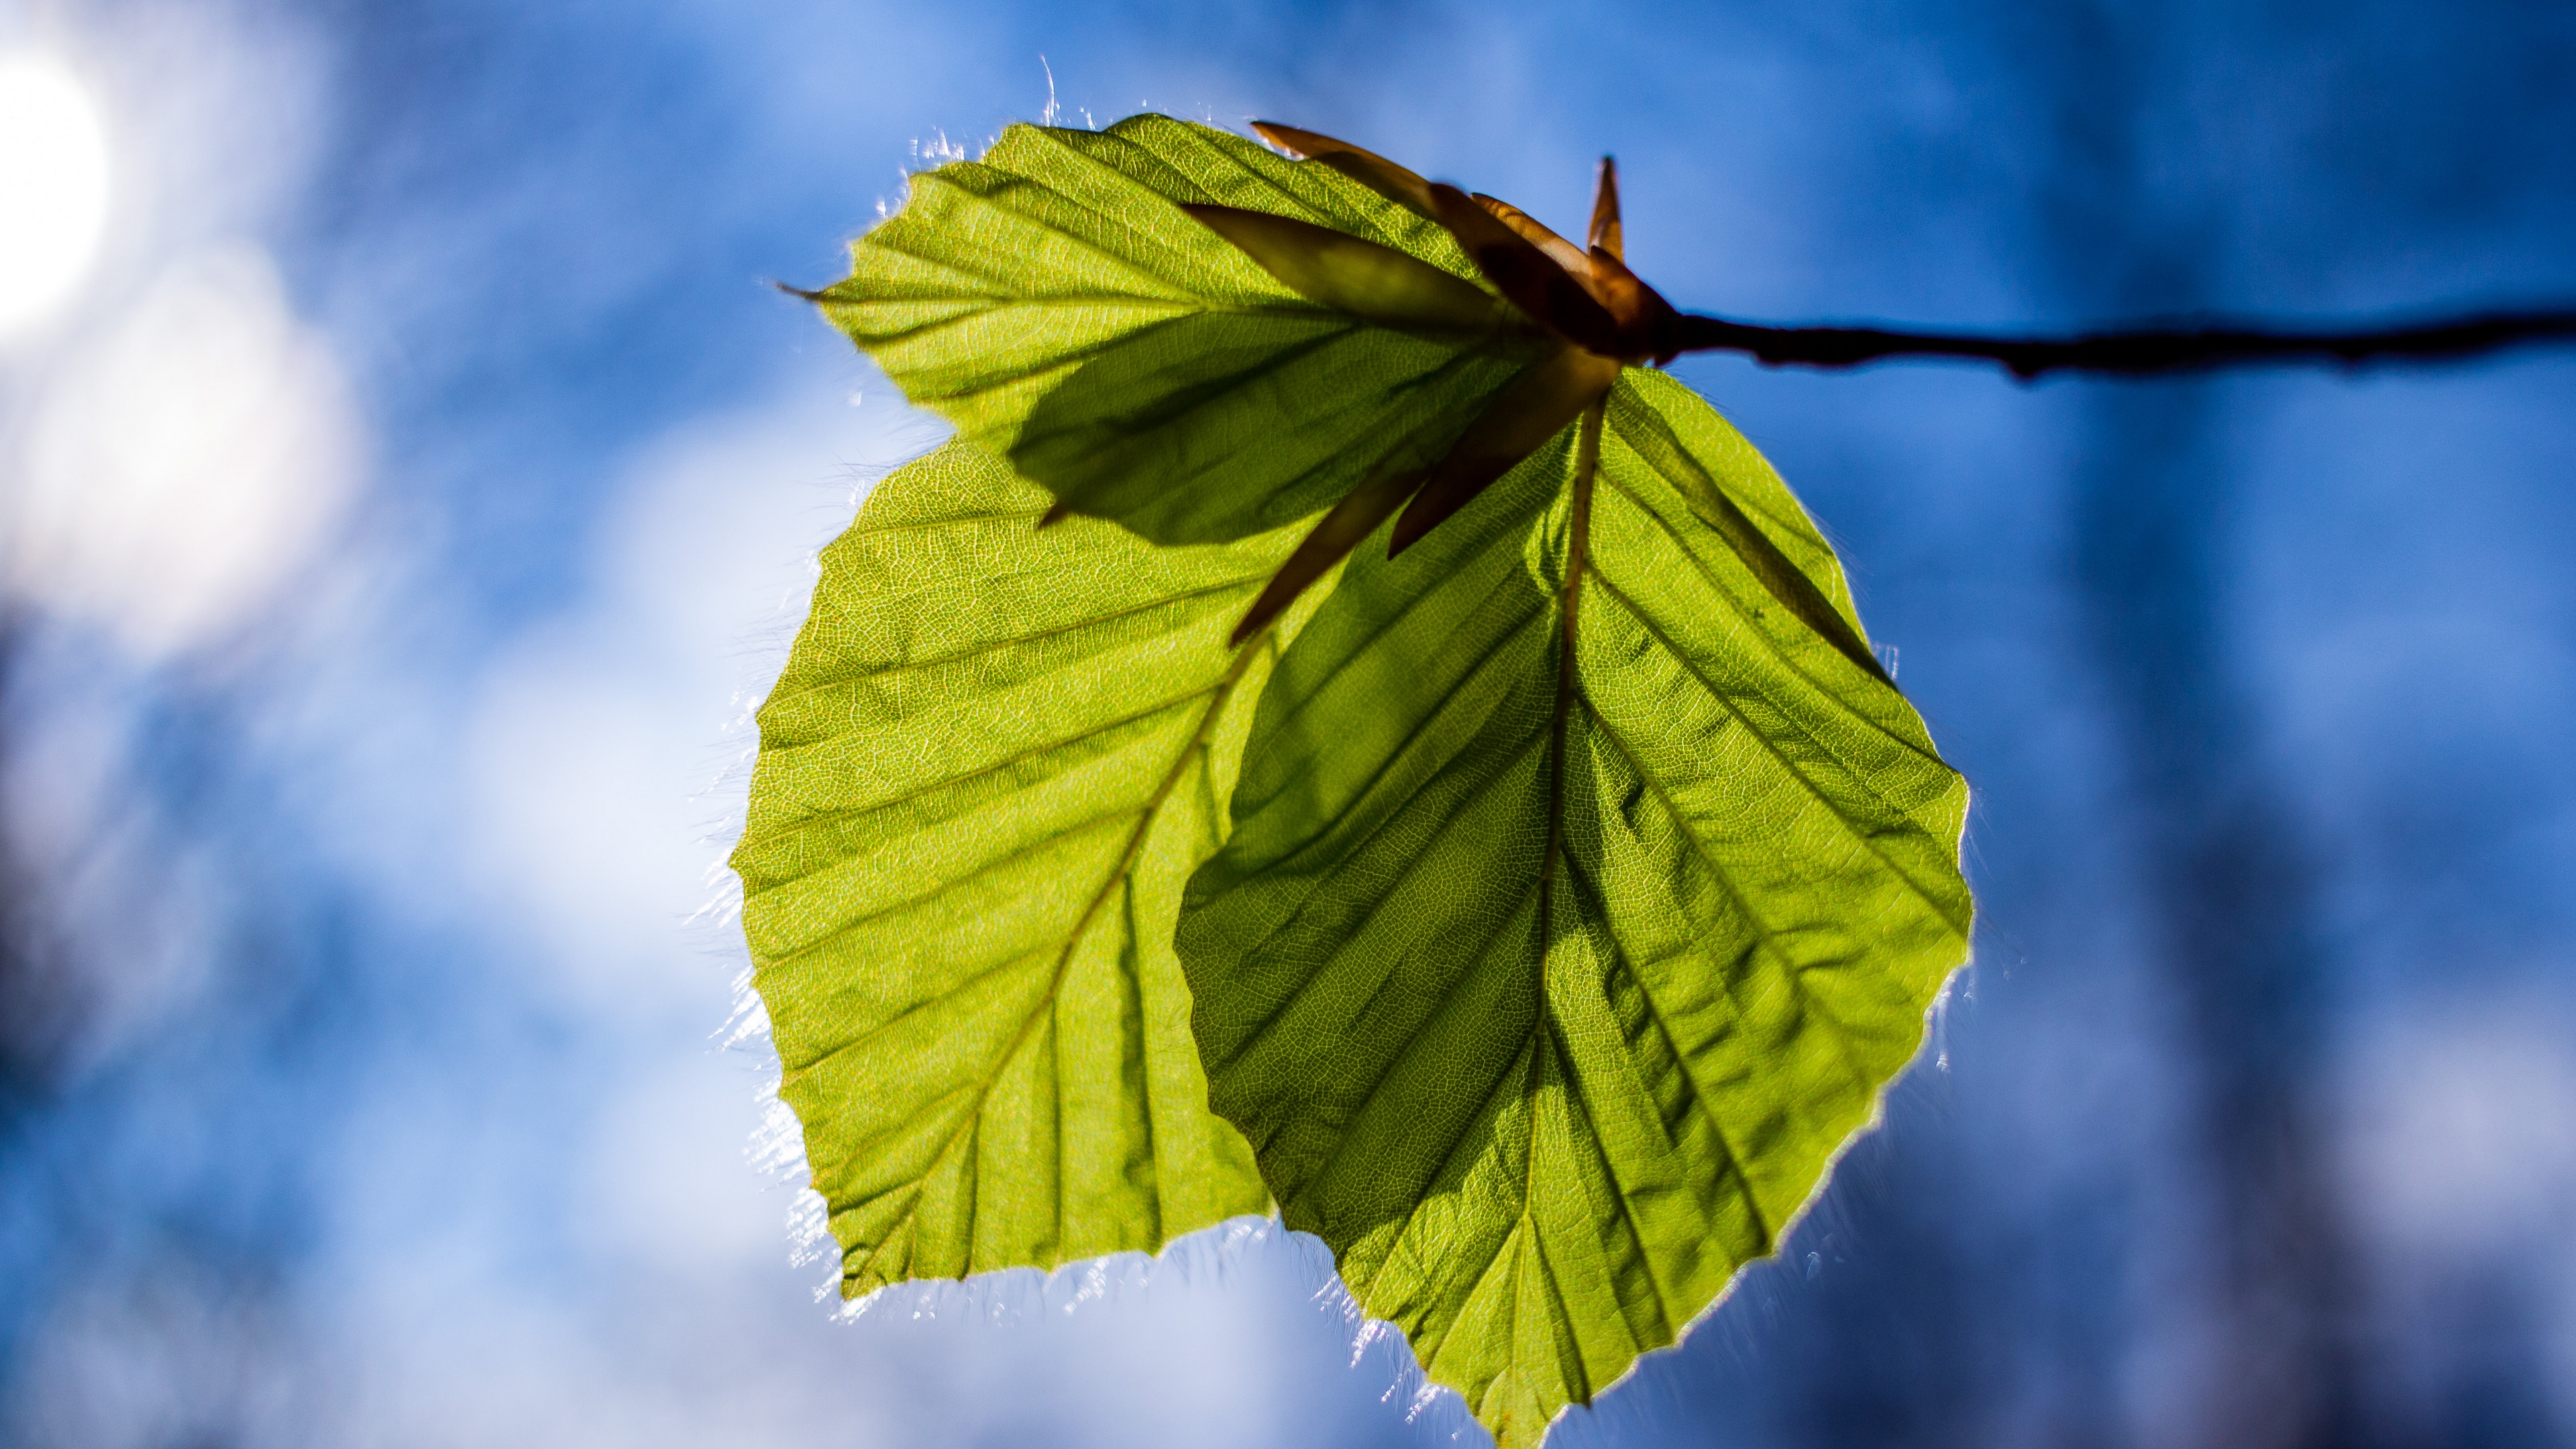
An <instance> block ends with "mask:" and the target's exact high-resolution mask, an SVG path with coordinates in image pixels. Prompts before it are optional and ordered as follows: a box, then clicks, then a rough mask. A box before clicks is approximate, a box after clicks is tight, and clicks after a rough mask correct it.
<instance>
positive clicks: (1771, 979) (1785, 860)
mask: <svg viewBox="0 0 2576 1449" xmlns="http://www.w3.org/2000/svg"><path fill="white" fill-rule="evenodd" d="M1781 571H1786V572H1787V573H1788V574H1790V575H1792V576H1793V577H1794V578H1795V579H1796V583H1795V585H1786V584H1784V581H1783V580H1782V579H1780V578H1777V577H1774V576H1773V575H1774V574H1776V573H1778V572H1781ZM1784 589H1785V590H1786V591H1788V592H1791V593H1793V594H1794V595H1795V597H1797V598H1798V599H1799V600H1801V604H1800V605H1798V606H1793V607H1783V606H1782V604H1781V595H1782V593H1783V592H1784ZM1827 621H1830V623H1827ZM1820 626H1821V627H1820ZM1847 641H1848V642H1847ZM1867 660H1868V651H1867V648H1866V645H1865V644H1862V643H1860V633H1859V629H1858V626H1857V624H1856V623H1854V622H1853V620H1852V618H1851V614H1850V601H1849V596H1848V594H1847V592H1846V590H1845V587H1844V584H1843V581H1842V578H1841V576H1840V572H1839V570H1838V569H1837V568H1836V566H1835V564H1834V562H1833V555H1832V553H1831V552H1830V550H1828V548H1827V547H1826V545H1825V543H1824V541H1823V540H1822V539H1821V538H1820V537H1818V536H1817V534H1816V532H1815V530H1814V529H1813V527H1812V526H1810V525H1809V523H1808V522H1807V520H1806V517H1805V515H1804V514H1803V513H1802V512H1801V511H1800V510H1799V508H1798V506H1797V504H1796V502H1795V501H1794V500H1792V499H1791V498H1790V496H1789V495H1788V493H1787V491H1786V490H1785V489H1784V488H1783V487H1782V486H1781V485H1780V482H1779V480H1778V479H1777V478H1776V477H1775V476H1774V475H1773V474H1772V472H1771V470H1770V469H1769V467H1768V466H1767V465H1765V464H1764V463H1763V462H1762V460H1761V459H1760V457H1759V456H1758V455H1756V454H1755V453H1754V451H1753V450H1752V449H1751V448H1750V447H1749V446H1747V445H1746V444H1745V443H1744V441H1743V440H1742V439H1741V438H1740V437H1738V436H1737V435H1736V433H1735V432H1734V430H1733V429H1731V428H1729V427H1728V426H1727V425H1726V424H1725V422H1724V421H1722V420H1721V419H1720V418H1718V416H1717V415H1716V413H1715V412H1714V411H1713V410H1711V409H1710V408H1709V407H1708V405H1707V404H1706V403H1704V402H1702V401H1700V400H1699V399H1698V398H1697V397H1696V396H1694V395H1692V394H1691V393H1690V392H1689V391H1688V390H1687V389H1686V388H1684V387H1682V386H1681V385H1680V384H1679V383H1676V382H1673V381H1671V380H1669V379H1667V378H1665V377H1663V376H1662V375H1660V374H1656V373H1650V372H1644V371H1640V370H1637V369H1630V370H1628V371H1627V372H1626V373H1625V374H1623V375H1622V377H1621V379H1620V381H1619V383H1618V385H1617V386H1616V388H1615V389H1614V390H1613V391H1612V392H1611V394H1610V395H1609V397H1608V399H1607V400H1606V403H1605V404H1602V405H1596V406H1595V407H1594V408H1593V409H1591V410H1590V411H1589V412H1588V413H1587V414H1586V416H1585V418H1584V420H1583V422H1582V423H1581V425H1580V426H1579V427H1576V428H1569V429H1567V430H1565V432H1564V433H1562V434H1560V435H1559V436H1558V437H1557V439H1556V440H1555V441H1554V442H1552V443H1550V444H1549V445H1547V446H1546V447H1545V448H1542V449H1541V450H1540V451H1539V452H1537V453H1536V454H1534V455H1532V456H1531V457H1530V458H1529V459H1528V460H1527V461H1525V462H1523V463H1521V464H1520V465H1519V466H1518V467H1517V468H1515V469H1513V470H1512V471H1511V472H1510V473H1509V474H1508V475H1506V476H1505V477H1504V478H1503V479H1502V480H1501V481H1500V482H1498V483H1496V484H1495V485H1494V486H1492V487H1490V488H1488V489H1486V490H1485V491H1484V492H1483V493H1481V494H1479V495H1478V496H1476V497H1475V498H1474V499H1473V500H1472V501H1470V502H1468V503H1467V504H1466V506H1465V507H1464V508H1462V509H1461V510H1460V511H1459V512H1458V514H1457V515H1456V516H1455V517H1453V518H1451V519H1450V520H1449V521H1448V522H1447V523H1445V524H1443V525H1442V526H1441V527H1439V528H1437V529H1434V530H1432V531H1431V532H1430V533H1428V534H1427V535H1426V536H1424V538H1423V539H1422V541H1421V542H1420V543H1418V544H1417V545H1415V546H1414V547H1413V548H1412V549H1411V550H1409V551H1408V552H1406V553H1405V554H1403V555H1402V556H1401V557H1399V558H1394V559H1388V558H1387V557H1386V556H1385V555H1384V554H1383V553H1382V552H1380V551H1377V550H1372V549H1362V550H1360V551H1359V552H1358V553H1357V554H1356V555H1355V556H1354V562H1353V563H1352V564H1351V566H1350V567H1349V569H1348V570H1347V572H1346V573H1345V574H1344V575H1343V577H1342V580H1341V582H1340V583H1339V584H1338V585H1336V587H1335V589H1334V592H1333V593H1332V594H1331V596H1330V597H1329V598H1328V599H1327V600H1326V601H1325V602H1324V604H1323V605H1322V607H1321V609H1320V610H1319V611H1318V612H1317V613H1316V614H1315V616H1314V618H1313V619H1312V621H1311V622H1309V623H1308V624H1307V625H1306V627H1305V629H1304V630H1303V631H1302V632H1301V633H1300V634H1299V635H1298V637H1297V639H1296V642H1295V643H1294V644H1293V645H1292V646H1291V647H1290V648H1289V649H1288V651H1287V653H1286V655H1285V657H1284V658H1283V659H1282V660H1281V662H1280V664H1279V666H1278V669H1277V671H1276V673H1275V675H1274V676H1273V678H1272V679H1271V681H1270V684H1269V686H1268V688H1267V689H1266V690H1265V691H1264V693H1263V695H1262V698H1261V702H1260V706H1259V709H1258V711H1257V713H1256V715H1255V717H1254V722H1253V726H1252V735H1251V739H1250V742H1249V743H1248V744H1247V746H1246V749H1245V754H1244V764H1243V776H1242V779H1241V781H1240V783H1239V784H1238V785H1237V787H1236V790H1235V794H1234V797H1233V802H1232V807H1231V809H1232V814H1233V818H1234V833H1233V835H1232V837H1231V838H1230V839H1229V840H1228V841H1227V843H1226V845H1225V847H1224V848H1223V849H1222V850H1220V851H1218V852H1217V853H1216V855H1215V856H1214V857H1212V858H1211V859H1210V860H1209V861H1208V862H1207V864H1205V865H1204V866H1201V867H1200V868H1199V871H1198V873H1197V874H1196V875H1195V876H1193V877H1192V879H1191V881H1190V885H1189V892H1188V896H1187V898H1186V901H1185V903H1184V905H1183V907H1182V911H1181V924H1180V932H1179V939H1178V945H1179V950H1180V956H1181V960H1182V963H1183V965H1184V967H1185V968H1186V970H1187V972H1188V977H1189V985H1190V989H1191V993H1192V999H1193V1001H1194V1003H1195V1006H1194V1009H1193V1011H1194V1014H1193V1021H1194V1024H1195V1028H1196V1032H1197V1036H1198V1042H1199V1049H1200V1052H1201V1054H1202V1059H1203V1061H1204V1062H1205V1064H1206V1067H1207V1072H1208V1081H1209V1086H1210V1090H1211V1094H1212V1100H1213V1103H1214V1105H1215V1107H1216V1110H1217V1111H1218V1112H1219V1113H1221V1114H1222V1115H1224V1116H1225V1117H1226V1118H1228V1119H1229V1120H1231V1121H1233V1122H1234V1123H1235V1124H1236V1125H1237V1126H1239V1127H1241V1128H1242V1129H1243V1130H1244V1133H1245V1135H1246V1136H1247V1137H1249V1138H1250V1139H1251V1141H1252V1144H1253V1146H1254V1149H1255V1152H1256V1155H1257V1156H1258V1158H1259V1160H1260V1164H1261V1170H1262V1174H1263V1176H1264V1178H1265V1179H1266V1180H1267V1182H1268V1183H1269V1186H1270V1190H1271V1192H1272V1194H1273V1195H1274V1196H1275V1197H1276V1198H1277V1200H1278V1203H1279V1206H1280V1211H1281V1213H1282V1214H1283V1216H1284V1218H1285V1220H1286V1222H1287V1223H1288V1225H1289V1226H1291V1227H1293V1228H1298V1229H1302V1230H1304V1231H1307V1232H1312V1233H1315V1234H1317V1235H1319V1236H1320V1237H1322V1238H1323V1239H1324V1241H1325V1242H1326V1243H1328V1244H1330V1245H1331V1246H1332V1248H1333V1251H1334V1253H1335V1255H1336V1258H1337V1260H1338V1262H1339V1263H1340V1266H1341V1272H1342V1276H1343V1279H1344V1281H1345V1282H1347V1283H1348V1284H1349V1285H1350V1288H1351V1291H1352V1292H1353V1294H1355V1295H1356V1296H1357V1297H1358V1299H1359V1301H1360V1303H1361V1304H1362V1306H1364V1307H1365V1308H1366V1309H1367V1311H1368V1312H1369V1313H1371V1314H1372V1315H1376V1316H1379V1317H1384V1318H1387V1319H1390V1320H1392V1321H1393V1322H1395V1323H1396V1324H1397V1325H1399V1326H1400V1327H1402V1328H1403V1329H1404V1330H1405V1332H1406V1334H1407V1335H1408V1336H1409V1338H1410V1340H1411V1342H1412V1345H1413V1349H1414V1351H1415V1353H1417V1354H1418V1355H1420V1357H1421V1359H1422V1362H1423V1364H1424V1366H1425V1367H1426V1369H1427V1370H1428V1371H1429V1373H1430V1374H1431V1376H1432V1377H1433V1378H1434V1379H1435V1380H1437V1381H1439V1382H1441V1383H1445V1384H1449V1385H1451V1386H1453V1387H1455V1388H1457V1389H1459V1390H1460V1391H1461V1392H1463V1393H1464V1394H1465V1395H1466V1397H1467V1401H1468V1403H1469V1404H1470V1405H1472V1406H1473V1407H1474V1408H1475V1410H1476V1412H1477V1414H1478V1415H1479V1416H1480V1417H1481V1418H1482V1419H1483V1420H1484V1422H1485V1423H1486V1424H1487V1425H1488V1426H1489V1427H1490V1428H1492V1429H1493V1431H1494V1434H1495V1436H1496V1438H1497V1439H1498V1440H1499V1441H1500V1442H1501V1444H1502V1445H1503V1446H1504V1449H1520V1446H1527V1445H1532V1444H1535V1443H1536V1442H1537V1440H1538V1439H1539V1437H1540V1436H1541V1435H1542V1434H1543V1433H1544V1431H1545V1429H1546V1426H1547V1424H1548V1423H1549V1422H1550V1421H1551V1420H1552V1419H1553V1418H1554V1417H1555V1415H1556V1414H1557V1413H1558V1411H1559V1410H1560V1409H1562V1408H1563V1407H1564V1406H1565V1405H1566V1404H1568V1403H1569V1402H1572V1403H1582V1402H1587V1401H1589V1400H1590V1399H1591V1397H1592V1396H1593V1395H1594V1394H1596V1393H1598V1392H1600V1391H1601V1389H1603V1388H1604V1387H1606V1386H1607V1385H1609V1384H1610V1383H1611V1382H1612V1381H1613V1380H1615V1379H1617V1378H1618V1377H1619V1376H1620V1375H1621V1374H1623V1373H1625V1372H1626V1371H1627V1369H1628V1368H1629V1366H1630V1365H1631V1364H1632V1363H1633V1362H1634V1361H1635V1360H1636V1357H1637V1356H1638V1355H1639V1354H1640V1353H1643V1352H1645V1351H1647V1350H1649V1349H1652V1348H1656V1347H1658V1346H1661V1345H1663V1344H1667V1343H1670V1342H1671V1341H1672V1340H1673V1339H1674V1337H1675V1336H1676V1335H1677V1334H1679V1333H1680V1332H1681V1330H1682V1328H1683V1327H1684V1326H1685V1325H1686V1324H1688V1323H1689V1322H1690V1321H1691V1320H1692V1319H1693V1318H1695V1317H1696V1316H1698V1315H1699V1314H1700V1313H1701V1312H1703V1311H1704V1310H1705V1309H1706V1308H1707V1307H1708V1305H1709V1304H1710V1303H1711V1302H1712V1301H1714V1300H1715V1298H1716V1297H1717V1295H1718V1294H1719V1293H1720V1292H1721V1291H1722V1290H1723V1289H1724V1288H1725V1286H1726V1284H1727V1283H1728V1281H1729V1280H1730V1278H1731V1277H1732V1276H1733V1275H1734V1273H1735V1272H1736V1270H1737V1269H1738V1268H1739V1267H1741V1266H1742V1265H1743V1264H1744V1263H1745V1262H1747V1261H1748V1260H1750V1259H1752V1258H1755V1257H1758V1256H1761V1255H1763V1254H1766V1253H1768V1252H1770V1251H1771V1250H1772V1249H1773V1248H1774V1247H1775V1246H1776V1245H1777V1244H1778V1242H1779V1240H1780V1237H1781V1234H1782V1233H1783V1232H1784V1231H1785V1228H1786V1226H1787V1224H1788V1223H1789V1222H1790V1220H1791V1219H1793V1218H1794V1217H1796V1215H1797V1214H1798V1212H1799V1211H1800V1209H1801V1208H1802V1206H1803V1205H1804V1204H1806V1203H1807V1202H1808V1201H1809V1200H1810V1199H1811V1198H1812V1197H1813V1195H1814V1194H1815V1192H1816V1191H1817V1188H1818V1186H1819V1184H1820V1183H1821V1182H1822V1180H1823V1177H1824V1173H1825V1170H1826V1168H1827V1166H1828V1164H1829V1163H1830V1162H1831V1161H1832V1159H1833V1157H1834V1155H1835V1154H1836V1153H1837V1152H1838V1151H1839V1150H1840V1149H1841V1147H1842V1145H1843V1144H1844V1143H1845V1142H1846V1141H1848V1140H1849V1139H1850V1137H1851V1135H1852V1134H1853V1133H1854V1132H1855V1131H1856V1130H1857V1129H1859V1128H1861V1127H1863V1126H1864V1125H1866V1124H1867V1123H1868V1122H1869V1121H1870V1120H1871V1118H1872V1116H1873V1114H1874V1113H1875V1111H1876V1110H1877V1104H1878V1100H1879V1094H1880V1092H1881V1090H1882V1088H1883V1087H1884V1086H1885V1084H1886V1083H1887V1081H1888V1080H1889V1079H1890V1078H1891V1077H1892V1076H1893V1075H1894V1074H1895V1073H1896V1072H1897V1071H1898V1069H1899V1068H1901V1067H1902V1066H1904V1064H1905V1063H1906V1062H1907V1060H1909V1059H1910V1058H1911V1057H1912V1056H1913V1055H1914V1052H1915V1049H1916V1047H1917V1045H1918V1044H1919V1042H1920V1040H1921V1036H1922V1031H1923V1023H1924V1014H1925V1012H1926V1010H1927V1009H1928V1007H1929V1006H1930V1004H1931V1002H1932V999H1933V997H1934V994H1935V993H1936V992H1937V991H1938V990H1939V988H1940V985H1941V983H1942V981H1943V980H1944V979H1945V978H1946V977H1947V976H1948V975H1949V973H1950V972H1951V970H1952V969H1953V968H1955V967H1956V966H1958V965H1959V964H1960V963H1961V961H1962V960H1963V959H1964V958H1965V955H1966V949H1967V938H1968V928H1969V909H1970V908H1969V900H1968V895H1967V891H1966V888H1965V886H1964V885H1963V883H1962V882H1961V880H1960V876H1959V870H1958V848H1959V836H1960V829H1961V824H1962V821H1963V817H1964V814H1965V810H1966V805H1967V792H1966V789H1965V786H1964V785H1963V784H1962V783H1961V781H1960V779H1959V777H1958V776H1957V775H1956V774H1954V773H1953V772H1952V771H1951V770H1950V769H1949V768H1948V767H1946V766H1945V765H1943V764H1942V763H1941V760H1940V758H1939V757H1938V756H1937V755H1936V754H1935V753H1934V752H1933V748H1932V744H1931V741H1930V740H1929V739H1928V738H1926V736H1925V734H1924V730H1923V726H1922V723H1921V721H1920V720H1919V719H1918V718H1917V717H1916V715H1915V713H1914V711H1913V710H1912V709H1911V708H1910V707H1908V706H1907V704H1906V703H1905V701H1904V700H1903V699H1902V698H1901V697H1900V696H1899V695H1898V694H1897V693H1896V692H1895V690H1894V689H1892V688H1891V687H1890V686H1889V685H1888V683H1887V681H1886V680H1885V678H1884V677H1883V676H1882V675H1880V674H1879V673H1878V672H1877V670H1876V668H1875V666H1874V664H1868V663H1865V662H1864V661H1867Z"/></svg>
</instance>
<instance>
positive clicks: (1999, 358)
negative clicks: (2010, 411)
mask: <svg viewBox="0 0 2576 1449" xmlns="http://www.w3.org/2000/svg"><path fill="white" fill-rule="evenodd" d="M1675 323H1676V325H1675V327H1674V331H1673V333H1672V339H1673V341H1674V342H1675V343H1676V344H1677V345H1678V346H1677V350H1679V351H1682V352H1741V353H1747V354H1750V355H1751V356H1752V357H1753V358H1754V360H1756V361H1758V362H1760V363H1762V364H1764V365H1765V366H1769V367H1789V366H1797V367H1834V368H1840V367H1857V366H1860V365H1861V364H1863V363H1868V362H1878V361H1882V360H1885V359H1888V358H1896V357H1956V358H1967V359H1972V360H1979V361H1986V362H1998V363H2001V364H2003V365H2004V367H2006V368H2007V369H2009V370H2010V371H2011V372H2012V373H2013V375H2014V376H2016V377H2020V378H2023V379H2025V380H2027V379H2029V378H2034V377H2038V376H2040V375H2041V374H2043V373H2049V372H2100V373H2114V374H2120V375H2124V376H2131V377H2135V376H2142V375H2146V374H2150V373H2162V372H2190V371H2203V370H2207V369H2211V368H2219V367H2240V366H2246V365H2249V364H2254V365H2259V364H2262V363H2282V362H2293V363H2295V362H2326V363H2340V364H2342V365H2343V366H2345V367H2347V368H2358V367H2366V366H2372V365H2376V364H2383V363H2405V362H2446V361H2452V360H2456V359H2459V358H2464V357H2474V356H2478V355H2480V354H2483V353H2488V352H2494V351H2497V350H2499V349H2502V348H2507V347H2515V346H2521V345H2525V344H2530V343H2537V342H2554V341H2571V340H2576V310H2568V311H2550V312H2492V313H2486V314H2482V315H2479V316H2473V317H2462V318H2455V319H2451V320H2448V321H2441V322H2431V323H2425V324H2422V325H2418V326H2413V327H2397V328H2387V329H2379V330H2371V331H2334V332H2276V331H2269V330H2266V329H2263V328H2259V327H2243V326H2203V327H2171V328H2153V329H2148V330H2143V331H2137V332H2093V333H2085V334H2082V335H2079V336H2075V337H2062V338H2030V337H1977V336H1972V335H1967V334H1961V333H1941V332H1890V331H1884V330H1881V329H1879V328H1875V327H1760V326H1755V325H1752V324H1750V323H1744V322H1729V321H1726V320H1725V319H1723V318H1718V317H1702V316H1698V315H1695V314H1690V313H1684V314H1682V315H1681V316H1679V317H1678V318H1676V319H1675Z"/></svg>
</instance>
